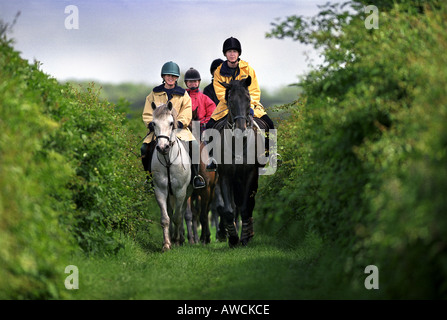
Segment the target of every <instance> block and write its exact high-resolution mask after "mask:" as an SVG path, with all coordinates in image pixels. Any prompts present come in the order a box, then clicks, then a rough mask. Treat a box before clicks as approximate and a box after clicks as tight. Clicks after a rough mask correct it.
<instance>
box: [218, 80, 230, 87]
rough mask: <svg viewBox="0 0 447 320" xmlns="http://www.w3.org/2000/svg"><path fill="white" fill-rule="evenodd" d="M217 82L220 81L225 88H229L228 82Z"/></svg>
mask: <svg viewBox="0 0 447 320" xmlns="http://www.w3.org/2000/svg"><path fill="white" fill-rule="evenodd" d="M219 83H220V84H221V85H222V86H223V87H224V88H225V89H229V88H230V84H229V83H226V82H222V81H219Z"/></svg>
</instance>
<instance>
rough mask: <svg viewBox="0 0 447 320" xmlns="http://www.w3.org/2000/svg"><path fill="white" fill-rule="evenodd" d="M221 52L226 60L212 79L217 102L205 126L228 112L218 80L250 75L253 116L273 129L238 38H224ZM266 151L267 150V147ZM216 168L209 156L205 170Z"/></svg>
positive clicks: (237, 78)
mask: <svg viewBox="0 0 447 320" xmlns="http://www.w3.org/2000/svg"><path fill="white" fill-rule="evenodd" d="M222 52H223V54H224V56H225V57H226V58H227V60H226V61H224V62H223V63H222V64H221V65H220V66H218V67H217V69H216V71H214V80H213V84H214V91H215V92H216V96H217V98H218V99H219V104H218V105H217V107H216V109H215V110H214V112H213V114H212V115H211V119H210V120H209V121H208V123H207V125H206V127H207V128H212V127H213V125H214V124H215V123H216V121H218V120H220V119H222V118H223V117H225V116H226V115H227V114H228V107H227V103H226V100H225V92H226V89H225V87H224V86H223V85H221V84H220V82H225V83H230V81H231V80H242V79H244V78H247V77H248V76H250V77H251V84H250V86H249V87H248V91H249V93H250V99H251V102H250V104H251V109H252V110H253V116H254V117H256V118H261V119H262V120H264V121H265V123H266V124H267V125H268V127H269V129H275V127H274V124H273V121H272V119H270V117H269V116H268V115H267V112H265V110H264V107H263V106H262V104H261V101H260V100H261V90H260V88H259V84H258V78H257V77H256V73H255V70H254V69H253V68H252V67H251V66H250V65H249V64H248V63H247V62H246V61H244V60H241V59H240V58H239V57H240V55H241V53H242V47H241V43H240V42H239V40H238V39H236V38H233V37H230V38H228V39H226V40H225V41H224V44H223V49H222ZM266 140H267V139H266ZM266 142H267V141H266ZM270 143H271V142H267V143H266V146H267V144H270ZM266 152H267V153H268V152H269V151H268V148H267V150H266ZM271 156H275V157H277V156H278V154H276V153H275V154H274V155H271ZM216 169H217V163H216V161H215V159H214V158H212V157H211V158H210V162H209V163H208V165H207V170H208V171H215V170H216Z"/></svg>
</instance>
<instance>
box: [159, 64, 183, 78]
mask: <svg viewBox="0 0 447 320" xmlns="http://www.w3.org/2000/svg"><path fill="white" fill-rule="evenodd" d="M165 74H170V75H173V76H177V77H180V68H179V66H178V64H177V63H175V62H172V61H169V62H166V63H165V64H164V65H163V67H161V76H162V77H163V76H164V75H165Z"/></svg>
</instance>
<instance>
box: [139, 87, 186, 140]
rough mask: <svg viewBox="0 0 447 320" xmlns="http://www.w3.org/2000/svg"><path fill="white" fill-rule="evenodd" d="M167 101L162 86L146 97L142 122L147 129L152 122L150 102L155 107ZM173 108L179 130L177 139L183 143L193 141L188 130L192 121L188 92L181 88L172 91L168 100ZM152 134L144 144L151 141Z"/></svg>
mask: <svg viewBox="0 0 447 320" xmlns="http://www.w3.org/2000/svg"><path fill="white" fill-rule="evenodd" d="M168 100H169V97H168V94H167V93H166V91H164V90H163V85H160V86H158V87H155V88H154V89H153V90H152V92H151V93H150V94H149V95H148V96H147V97H146V102H145V104H144V109H143V122H144V124H145V125H146V127H149V123H151V121H152V111H153V110H152V107H151V103H152V101H153V102H155V105H156V106H159V105H161V104H164V103H167V102H168ZM170 101H171V102H172V106H173V108H174V109H175V110H176V111H177V113H178V116H177V122H178V128H179V129H181V130H179V131H178V132H177V137H178V138H179V139H180V140H183V141H191V140H194V136H193V135H192V133H191V131H189V129H188V125H189V123H190V122H191V120H192V104H191V98H190V96H189V95H188V92H187V91H186V90H185V89H183V88H182V87H179V86H175V88H174V89H173V90H172V97H171V99H170ZM153 136H154V133H153V132H151V133H150V134H149V135H148V136H147V137H146V139H144V142H145V143H149V142H151V141H152V138H153Z"/></svg>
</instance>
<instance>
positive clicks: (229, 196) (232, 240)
mask: <svg viewBox="0 0 447 320" xmlns="http://www.w3.org/2000/svg"><path fill="white" fill-rule="evenodd" d="M220 188H221V194H222V198H223V202H224V206H223V210H222V213H221V217H220V218H221V220H222V221H223V225H224V228H225V230H226V231H227V233H228V244H229V245H230V247H234V246H236V245H237V244H238V243H239V236H238V234H237V229H236V225H235V223H234V210H233V188H232V182H231V181H230V179H229V178H228V177H227V176H225V177H222V179H221V184H220Z"/></svg>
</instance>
